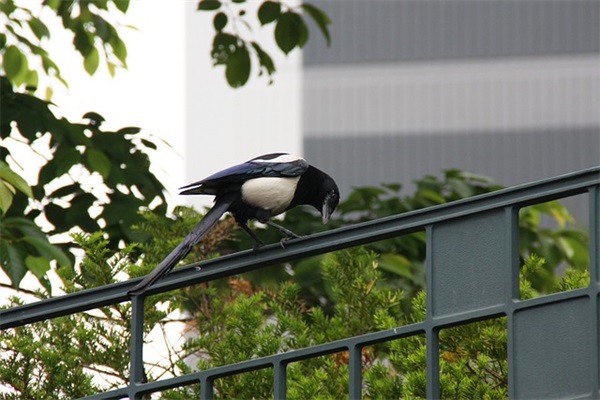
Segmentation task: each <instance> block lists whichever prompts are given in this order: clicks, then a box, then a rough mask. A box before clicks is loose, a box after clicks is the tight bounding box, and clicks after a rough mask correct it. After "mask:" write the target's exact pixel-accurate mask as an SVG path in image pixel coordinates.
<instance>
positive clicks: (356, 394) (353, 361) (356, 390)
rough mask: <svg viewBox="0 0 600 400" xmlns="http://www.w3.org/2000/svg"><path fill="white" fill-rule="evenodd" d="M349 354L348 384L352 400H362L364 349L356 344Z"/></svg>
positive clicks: (350, 348)
mask: <svg viewBox="0 0 600 400" xmlns="http://www.w3.org/2000/svg"><path fill="white" fill-rule="evenodd" d="M348 352H349V353H350V360H349V363H350V365H349V370H350V371H349V373H350V379H349V382H348V389H349V391H350V400H360V399H361V398H362V347H361V346H360V345H358V344H355V345H354V346H350V347H349V348H348Z"/></svg>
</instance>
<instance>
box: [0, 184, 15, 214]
mask: <svg viewBox="0 0 600 400" xmlns="http://www.w3.org/2000/svg"><path fill="white" fill-rule="evenodd" d="M14 194H15V191H14V188H13V187H12V186H11V185H9V184H7V183H6V182H4V181H2V180H0V211H2V214H6V211H8V209H9V208H10V205H11V204H12V201H13V197H14Z"/></svg>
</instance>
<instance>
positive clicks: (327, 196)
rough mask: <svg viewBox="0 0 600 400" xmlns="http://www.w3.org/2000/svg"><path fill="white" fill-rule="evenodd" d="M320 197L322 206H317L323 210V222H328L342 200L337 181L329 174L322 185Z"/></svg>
mask: <svg viewBox="0 0 600 400" xmlns="http://www.w3.org/2000/svg"><path fill="white" fill-rule="evenodd" d="M319 199H320V200H321V203H320V207H317V208H318V209H319V210H320V211H321V216H322V217H323V223H324V224H326V223H327V221H329V217H331V214H333V212H334V211H335V208H336V207H337V205H338V203H339V202H340V191H339V189H338V187H337V185H336V183H335V181H334V180H333V179H332V178H331V177H330V176H328V175H327V176H326V178H325V179H324V181H323V183H322V185H321V190H320V191H319Z"/></svg>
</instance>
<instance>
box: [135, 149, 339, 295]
mask: <svg viewBox="0 0 600 400" xmlns="http://www.w3.org/2000/svg"><path fill="white" fill-rule="evenodd" d="M180 190H181V193H180V194H183V195H195V194H201V195H204V194H207V195H213V196H215V204H214V206H213V207H212V208H211V209H210V210H209V211H208V213H207V214H206V215H205V216H204V218H203V219H202V220H201V221H200V222H199V223H198V225H196V227H195V228H194V229H193V230H192V232H190V233H189V234H188V235H187V236H186V237H185V238H184V239H183V241H182V242H181V243H180V244H179V246H177V247H176V248H175V249H174V250H173V251H172V252H171V254H169V255H168V256H167V257H166V258H165V259H164V260H163V261H162V262H161V263H160V265H159V266H158V267H156V268H155V270H154V271H152V272H151V273H150V274H149V275H147V276H146V277H145V278H144V279H143V280H142V281H141V282H140V283H139V284H138V285H137V286H135V287H134V288H133V289H132V290H131V291H129V294H130V295H141V294H143V293H144V292H145V291H146V290H147V289H148V287H149V286H150V285H152V284H153V283H154V282H156V281H157V280H158V279H160V278H161V277H162V276H163V275H165V274H167V273H168V272H169V271H170V270H171V269H173V267H174V266H175V265H176V264H177V263H178V262H179V261H180V260H181V259H182V258H183V257H185V256H186V255H187V254H188V253H189V252H190V250H191V249H192V247H193V246H194V245H196V244H197V243H198V242H199V241H200V240H201V239H202V238H203V237H204V235H206V234H207V233H208V231H209V230H210V229H211V228H212V227H213V225H215V224H216V223H217V221H218V220H219V219H220V218H221V216H222V215H223V214H224V213H225V212H227V211H229V212H230V213H231V214H233V216H234V218H235V220H236V222H237V223H238V224H239V226H240V227H241V228H242V229H244V231H246V232H247V233H248V234H249V235H250V236H251V237H252V238H253V239H254V241H255V242H256V246H261V245H263V244H264V243H263V242H262V241H261V240H260V239H259V238H258V237H257V236H256V234H254V232H252V230H251V229H250V228H249V227H248V221H249V220H253V219H256V220H258V221H260V222H262V223H264V224H267V225H269V226H272V227H275V228H277V229H278V230H279V231H281V232H282V233H283V234H284V235H285V238H284V239H283V240H282V242H281V243H282V245H283V244H284V243H285V241H287V240H289V239H292V238H296V237H298V235H296V234H295V233H293V232H292V231H290V230H288V229H286V228H284V227H282V226H280V225H278V224H276V223H274V222H272V221H271V220H270V218H271V217H273V216H276V215H279V214H281V213H283V212H285V211H287V210H289V209H291V208H293V207H296V206H299V205H310V206H313V207H315V208H316V209H317V210H318V211H319V212H320V213H321V216H322V219H323V223H324V224H325V223H327V221H328V220H329V217H330V216H331V214H332V213H333V211H334V210H335V208H336V207H337V205H338V202H339V200H340V193H339V190H338V187H337V185H336V183H335V181H334V180H333V179H332V178H331V177H330V176H329V175H327V174H326V173H325V172H323V171H321V170H319V169H317V168H315V167H313V166H312V165H309V164H308V163H307V162H306V160H304V159H303V158H301V157H298V156H294V155H291V154H287V153H272V154H265V155H263V156H260V157H256V158H253V159H252V160H249V161H246V162H245V163H242V164H239V165H235V166H233V167H230V168H227V169H225V170H223V171H220V172H217V173H216V174H213V175H211V176H209V177H208V178H205V179H203V180H201V181H198V182H195V183H192V184H190V185H187V186H184V187H182V188H180Z"/></svg>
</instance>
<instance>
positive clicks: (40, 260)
mask: <svg viewBox="0 0 600 400" xmlns="http://www.w3.org/2000/svg"><path fill="white" fill-rule="evenodd" d="M25 265H26V266H27V269H28V270H30V271H31V272H32V273H33V274H34V275H35V276H36V277H38V278H41V277H43V276H44V275H46V272H48V271H49V270H50V260H48V259H47V258H46V257H34V256H27V258H25Z"/></svg>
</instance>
